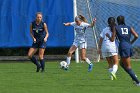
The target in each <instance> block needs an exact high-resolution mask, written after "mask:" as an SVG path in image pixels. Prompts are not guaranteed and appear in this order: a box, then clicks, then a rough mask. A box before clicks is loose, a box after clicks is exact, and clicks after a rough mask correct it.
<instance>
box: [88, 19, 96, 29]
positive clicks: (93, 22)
mask: <svg viewBox="0 0 140 93" xmlns="http://www.w3.org/2000/svg"><path fill="white" fill-rule="evenodd" d="M95 23H96V18H93V21H92V23H91V24H90V25H89V27H93V26H94V25H95Z"/></svg>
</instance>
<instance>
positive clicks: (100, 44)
mask: <svg viewBox="0 0 140 93" xmlns="http://www.w3.org/2000/svg"><path fill="white" fill-rule="evenodd" d="M102 42H103V38H102V37H100V40H99V44H98V53H99V54H101V48H102Z"/></svg>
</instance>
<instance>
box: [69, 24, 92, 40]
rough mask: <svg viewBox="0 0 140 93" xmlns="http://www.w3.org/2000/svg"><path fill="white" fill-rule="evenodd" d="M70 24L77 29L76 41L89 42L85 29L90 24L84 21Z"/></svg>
mask: <svg viewBox="0 0 140 93" xmlns="http://www.w3.org/2000/svg"><path fill="white" fill-rule="evenodd" d="M70 25H72V26H74V28H75V31H76V36H75V39H74V42H77V43H83V42H87V38H86V32H85V30H86V29H87V28H88V27H89V26H90V24H88V23H85V22H82V23H81V24H80V25H79V26H78V25H77V24H76V23H75V22H71V23H70Z"/></svg>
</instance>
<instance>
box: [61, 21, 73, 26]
mask: <svg viewBox="0 0 140 93" xmlns="http://www.w3.org/2000/svg"><path fill="white" fill-rule="evenodd" d="M63 24H64V26H70V25H71V23H69V22H68V23H63Z"/></svg>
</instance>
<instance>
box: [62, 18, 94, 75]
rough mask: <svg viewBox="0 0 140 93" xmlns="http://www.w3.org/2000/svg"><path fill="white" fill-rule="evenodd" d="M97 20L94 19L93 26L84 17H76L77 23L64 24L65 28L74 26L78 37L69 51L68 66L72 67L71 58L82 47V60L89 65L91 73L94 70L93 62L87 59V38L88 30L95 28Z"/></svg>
mask: <svg viewBox="0 0 140 93" xmlns="http://www.w3.org/2000/svg"><path fill="white" fill-rule="evenodd" d="M95 21H96V19H95V18H94V19H93V22H92V23H91V24H88V23H87V20H86V18H85V17H84V16H82V15H78V16H76V17H75V22H71V23H64V25H65V26H73V27H74V28H75V31H76V36H75V39H74V42H73V45H72V46H71V48H70V49H69V51H68V54H67V59H66V62H67V64H68V66H69V65H70V61H71V56H72V54H73V52H74V51H75V50H76V49H77V47H78V46H79V47H80V51H81V59H82V60H83V61H86V62H87V63H88V64H89V67H88V71H89V72H90V71H91V70H92V67H93V64H92V63H91V61H90V60H89V59H88V58H87V57H86V49H87V38H86V29H87V28H88V27H93V26H94V23H95Z"/></svg>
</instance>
